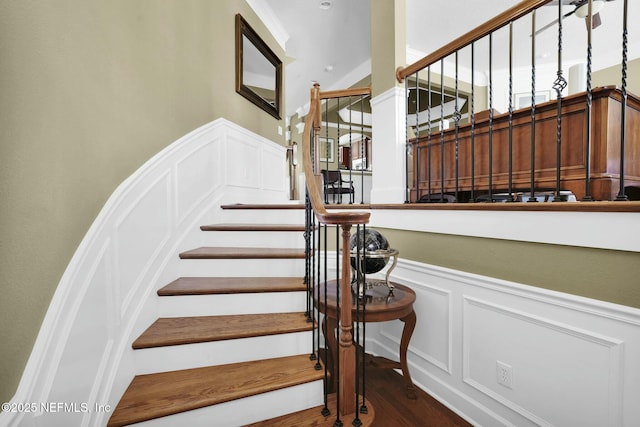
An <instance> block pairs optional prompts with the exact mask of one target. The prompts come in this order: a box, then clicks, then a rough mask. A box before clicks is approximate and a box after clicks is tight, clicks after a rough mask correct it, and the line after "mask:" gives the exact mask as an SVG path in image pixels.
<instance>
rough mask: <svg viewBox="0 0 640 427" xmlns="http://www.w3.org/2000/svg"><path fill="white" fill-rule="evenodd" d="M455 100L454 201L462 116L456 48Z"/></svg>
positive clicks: (457, 182)
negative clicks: (459, 103)
mask: <svg viewBox="0 0 640 427" xmlns="http://www.w3.org/2000/svg"><path fill="white" fill-rule="evenodd" d="M455 58H456V89H455V92H456V100H455V107H454V112H453V121H454V124H455V129H456V131H455V132H456V137H455V138H456V140H455V174H456V183H455V186H456V188H455V200H456V202H457V201H458V200H459V198H460V196H459V195H458V188H459V187H460V178H459V176H460V165H459V164H458V163H459V157H458V156H459V153H458V150H459V148H460V141H459V135H460V117H461V116H462V115H461V114H460V106H459V105H458V95H459V90H458V78H459V76H458V51H457V50H456V55H455Z"/></svg>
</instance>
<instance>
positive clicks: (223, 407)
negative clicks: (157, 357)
mask: <svg viewBox="0 0 640 427" xmlns="http://www.w3.org/2000/svg"><path fill="white" fill-rule="evenodd" d="M322 390H323V388H322V381H314V382H311V383H307V384H301V385H298V386H295V387H288V388H285V389H282V390H275V391H272V392H269V393H263V394H259V395H255V396H250V397H246V398H244V399H238V400H232V401H230V402H225V403H221V404H219V405H214V406H208V407H205V408H200V409H195V410H193V411H188V412H183V413H180V414H176V415H169V416H166V417H162V418H157V419H155V420H149V421H145V422H142V423H139V424H136V427H175V426H189V427H211V426H218V425H219V426H221V427H222V426H224V427H226V426H230V427H231V426H240V425H245V424H250V423H253V422H257V421H261V420H265V419H270V418H275V417H278V416H280V415H284V414H289V413H291V412H297V411H301V410H304V409H308V408H312V407H314V406H319V405H322V403H323V401H324V398H323V395H322ZM220 420H224V422H221V421H220ZM217 423H220V424H217Z"/></svg>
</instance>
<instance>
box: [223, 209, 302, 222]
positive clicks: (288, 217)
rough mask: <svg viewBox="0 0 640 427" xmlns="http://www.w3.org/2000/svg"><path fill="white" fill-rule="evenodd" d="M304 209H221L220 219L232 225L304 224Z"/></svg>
mask: <svg viewBox="0 0 640 427" xmlns="http://www.w3.org/2000/svg"><path fill="white" fill-rule="evenodd" d="M304 217H305V213H304V209H281V210H278V209H247V210H242V209H223V212H222V215H221V218H222V221H223V222H225V223H234V224H238V223H240V224H304Z"/></svg>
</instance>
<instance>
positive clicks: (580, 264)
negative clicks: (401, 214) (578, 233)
mask: <svg viewBox="0 0 640 427" xmlns="http://www.w3.org/2000/svg"><path fill="white" fill-rule="evenodd" d="M376 229H377V230H379V231H380V232H381V233H382V234H384V236H385V237H386V238H387V239H388V240H389V242H390V243H391V245H392V247H393V248H395V249H398V250H399V251H400V257H401V258H403V259H409V260H412V261H417V262H422V263H426V264H432V265H438V266H442V267H447V268H451V269H454V270H461V271H466V272H471V273H474V274H480V275H483V276H488V277H496V278H498V279H504V280H509V281H513V282H517V283H522V284H526V285H532V286H536V287H540V288H545V289H551V290H554V291H558V292H565V293H568V294H573V295H579V296H584V297H588V298H593V299H597V300H602V301H608V302H612V303H616V304H622V305H626V306H630V307H636V308H640V286H639V285H640V279H639V278H640V253H638V252H625V251H614V250H606V249H592V248H580V247H571V246H563V245H551V244H543V243H528V242H518V241H512V240H500V239H487V238H479V237H467V236H454V235H447V234H438V233H423V232H417V231H405V230H396V229H386V228H378V227H376Z"/></svg>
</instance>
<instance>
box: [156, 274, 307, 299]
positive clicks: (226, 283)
mask: <svg viewBox="0 0 640 427" xmlns="http://www.w3.org/2000/svg"><path fill="white" fill-rule="evenodd" d="M306 289H307V286H306V285H305V283H304V278H302V277H180V278H178V279H176V280H174V281H173V282H171V283H169V284H168V285H166V286H164V287H163V288H161V289H159V290H158V295H159V296H177V295H213V294H235V293H260V292H297V291H305V290H306Z"/></svg>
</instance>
